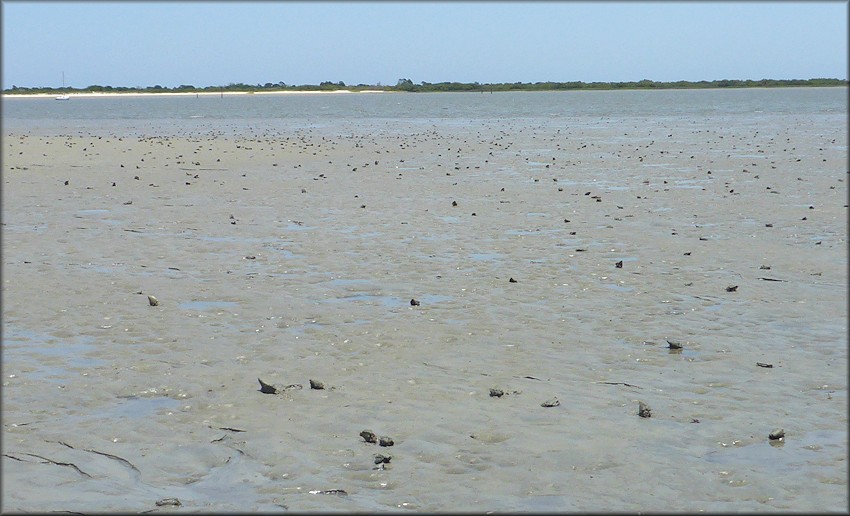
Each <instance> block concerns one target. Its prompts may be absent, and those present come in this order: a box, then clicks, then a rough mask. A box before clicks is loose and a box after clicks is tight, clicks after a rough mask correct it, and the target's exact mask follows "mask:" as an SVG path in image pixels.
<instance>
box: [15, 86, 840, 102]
mask: <svg viewBox="0 0 850 516" xmlns="http://www.w3.org/2000/svg"><path fill="white" fill-rule="evenodd" d="M847 87H848V85H847V84H836V85H825V86H800V85H789V86H745V87H735V88H724V87H694V88H576V89H547V90H521V89H515V90H492V91H491V90H448V91H427V92H420V93H425V94H428V93H493V92H494V91H495V92H497V93H505V92H527V93H540V92H553V91H555V92H568V91H572V92H579V91H674V90H691V91H693V90H711V91H716V90H753V89H761V90H765V89H783V88H847ZM358 93H366V94H369V93H388V94H394V93H413V92H404V91H395V90H279V91H197V92H195V91H175V92H149V91H125V92H124V91H122V92H93V91H81V92H68V93H62V92H54V93H2V94H0V98H4V99H24V98H27V99H55V98H56V97H57V96H59V95H67V96H68V98H69V99H74V98H120V97H199V98H200V97H238V96H245V95H262V96H270V95H281V96H286V95H333V94H339V95H348V94H358Z"/></svg>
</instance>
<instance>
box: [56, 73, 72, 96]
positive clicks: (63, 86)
mask: <svg viewBox="0 0 850 516" xmlns="http://www.w3.org/2000/svg"><path fill="white" fill-rule="evenodd" d="M62 89H63V90H64V89H65V72H62ZM70 98H71V96H70V95H68V94H67V93H63V94H61V95H57V96H56V100H68V99H70Z"/></svg>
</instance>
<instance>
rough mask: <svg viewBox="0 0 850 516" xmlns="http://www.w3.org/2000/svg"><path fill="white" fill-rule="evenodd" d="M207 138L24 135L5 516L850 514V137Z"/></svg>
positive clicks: (787, 126) (14, 208) (7, 218)
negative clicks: (379, 461) (199, 515)
mask: <svg viewBox="0 0 850 516" xmlns="http://www.w3.org/2000/svg"><path fill="white" fill-rule="evenodd" d="M210 124H214V122H210ZM209 129H210V131H209V134H208V135H204V134H197V135H187V134H184V135H149V136H133V135H129V134H120V133H119V134H113V133H109V132H102V133H96V132H79V131H68V132H67V134H44V135H37V134H25V133H9V132H6V133H5V134H4V138H3V142H2V144H3V175H2V180H3V189H2V201H3V205H2V208H3V213H2V214H3V226H2V258H3V269H2V273H3V274H2V279H3V292H2V296H3V297H2V310H3V363H2V375H3V378H2V402H3V404H2V411H3V412H2V414H3V416H2V420H3V440H2V448H3V475H2V500H3V501H2V509H3V511H4V512H10V511H36V512H47V511H78V512H86V511H89V512H90V511H127V512H142V511H170V510H175V508H174V507H173V506H169V505H163V506H157V505H156V502H157V501H160V500H163V499H166V498H176V499H178V500H179V501H180V503H181V504H182V505H181V507H180V508H179V509H178V510H181V511H190V512H207V511H232V510H260V511H282V510H284V509H288V510H295V511H371V510H401V509H406V510H414V511H429V512H431V511H448V510H461V511H466V510H471V511H476V512H478V511H481V512H483V511H516V510H521V511H534V512H543V511H558V512H564V511H660V510H671V511H688V512H691V511H698V510H704V511H711V512H721V511H722V512H725V511H756V510H759V511H776V510H793V511H842V510H846V508H847V502H848V500H847V480H848V479H847V240H846V239H847V182H846V179H847V173H848V166H847V147H846V142H847V131H846V127H844V125H843V123H839V124H835V125H834V126H824V125H823V124H822V123H820V122H819V119H814V118H813V119H808V118H805V117H790V116H789V117H782V116H775V117H767V116H765V117H762V118H759V119H749V118H746V117H743V118H733V117H728V118H725V117H722V116H718V117H715V118H714V119H707V120H704V121H700V122H699V123H695V122H693V121H690V120H676V119H627V120H616V121H611V120H606V119H600V120H584V121H582V122H581V123H576V124H573V125H569V126H564V125H563V124H555V123H552V124H548V123H545V122H539V121H533V122H527V121H522V120H511V121H505V122H504V123H496V122H481V123H477V124H471V125H468V126H462V125H450V124H439V123H435V124H434V125H428V124H415V123H406V122H400V121H386V122H375V121H371V122H363V123H359V124H358V123H351V124H347V125H344V126H335V127H326V128H323V129H315V128H314V129H303V130H300V131H294V132H292V133H289V134H283V133H273V132H268V133H258V134H252V135H250V136H247V135H246V136H244V137H237V136H225V135H214V134H215V132H216V128H215V127H214V126H212V125H211V126H210V128H209ZM618 262H622V267H618V266H617V263H618ZM511 279H513V280H514V281H511ZM731 287H737V288H731ZM150 295H152V296H155V298H156V299H157V300H158V305H157V306H151V305H150V303H149V301H148V296H150ZM414 298H415V299H416V300H418V301H419V303H420V304H419V305H418V306H412V305H411V303H410V301H411V299H414ZM667 339H670V340H675V341H679V342H680V343H681V345H682V347H683V348H682V349H681V350H670V349H668V344H667ZM757 363H762V364H771V365H772V367H770V368H768V367H761V366H759V365H757ZM258 378H261V379H262V380H264V381H265V382H267V383H269V384H273V385H275V386H277V387H278V388H280V389H283V390H282V392H280V393H279V394H263V393H261V392H260V390H259V389H260V385H259V383H258V381H257V379H258ZM311 379H312V380H315V381H319V382H323V383H324V385H325V389H323V390H318V389H311V388H310V380H311ZM296 384H297V385H300V386H301V387H303V388H297V387H290V388H286V389H284V388H285V387H287V386H291V385H296ZM491 388H497V389H501V390H503V391H504V393H505V394H504V395H503V396H502V397H494V396H490V389H491ZM552 398H557V400H558V401H559V404H558V405H557V406H554V407H542V406H541V404H542V403H543V402H545V401H547V400H551V399H552ZM640 401H643V402H645V403H647V404H648V405H649V406H650V407H651V410H652V412H651V415H652V417H650V418H641V417H639V416H638V403H639V402H640ZM776 428H782V429H784V431H785V438H784V439H783V440H782V441H777V442H773V443H771V442H769V440H768V434H769V433H770V432H771V431H773V430H774V429H776ZM367 429H368V430H371V431H374V432H375V433H376V434H377V435H378V436H388V437H391V438H392V439H393V441H394V445H393V446H392V447H380V446H378V445H377V444H369V443H366V442H365V441H364V439H363V438H361V437H360V435H359V434H360V432H361V431H363V430H367ZM378 453H381V454H384V455H391V456H392V459H391V462H390V463H388V464H386V465H385V466H384V467H379V466H376V465H375V463H374V456H375V454H378ZM329 490H343V491H344V493H341V492H331V493H326V492H325V491H329Z"/></svg>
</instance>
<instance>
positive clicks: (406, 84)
mask: <svg viewBox="0 0 850 516" xmlns="http://www.w3.org/2000/svg"><path fill="white" fill-rule="evenodd" d="M847 85H848V82H847V80H846V79H824V78H818V79H761V80H758V81H755V80H751V79H747V80H737V79H722V80H715V81H696V82H694V81H675V82H663V81H651V80H649V79H644V80H641V81H630V82H582V81H572V82H552V81H547V82H533V83H532V82H499V83H478V82H472V83H465V82H436V83H430V82H425V81H422V82H420V83H418V84H417V83H414V82H413V81H412V80H410V79H406V78H405V79H399V80H398V82H397V83H396V85H395V86H389V85H384V86H382V85H381V83H378V84H357V85H349V86H346V84H345V83H344V82H342V81H337V82H332V81H324V82H321V83H319V84H301V85H290V84H286V83H285V82H283V81H280V82H275V83H272V82H267V83H265V84H259V83H258V84H245V83H230V84H228V85H226V86H204V87H196V86H192V85H191V84H181V85H180V86H175V87H172V88H169V87H167V86H161V85H159V84H157V85H155V86H146V87H138V86H135V87H128V86H100V85H97V84H94V85H91V86H88V87H86V88H71V87H66V88H50V87H44V86H42V87H22V86H14V85H13V86H12V87H11V88H7V89H4V90H3V93H5V94H38V93H47V94H58V93H201V92H257V91H339V90H350V91H363V90H379V91H406V92H423V93H424V92H444V91H461V92H462V91H467V92H479V91H558V90H648V89H657V90H664V89H700V88H779V87H790V86H847Z"/></svg>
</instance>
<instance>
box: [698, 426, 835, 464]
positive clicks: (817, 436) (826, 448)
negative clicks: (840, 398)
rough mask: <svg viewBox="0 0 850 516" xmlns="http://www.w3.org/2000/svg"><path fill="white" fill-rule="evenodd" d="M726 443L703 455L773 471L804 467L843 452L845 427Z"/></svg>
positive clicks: (718, 460)
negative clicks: (773, 439)
mask: <svg viewBox="0 0 850 516" xmlns="http://www.w3.org/2000/svg"><path fill="white" fill-rule="evenodd" d="M764 439H765V440H764V442H759V443H755V444H750V445H747V446H740V447H737V446H729V447H726V448H723V449H720V450H716V451H712V452H709V453H707V454H706V455H704V456H703V459H705V460H706V461H708V462H711V463H713V464H722V465H725V466H752V465H756V464H757V465H758V466H759V468H764V469H771V470H773V471H791V470H798V471H804V470H806V469H809V468H811V467H812V466H814V464H815V463H816V462H821V461H823V460H828V459H829V457H830V456H842V457H843V456H844V450H846V448H845V447H846V443H847V431H836V430H816V431H813V432H808V433H806V434H805V435H803V436H802V437H797V436H788V435H786V437H785V439H784V440H783V442H781V443H779V442H777V444H771V443H770V442H768V441H767V435H765V436H764Z"/></svg>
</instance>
